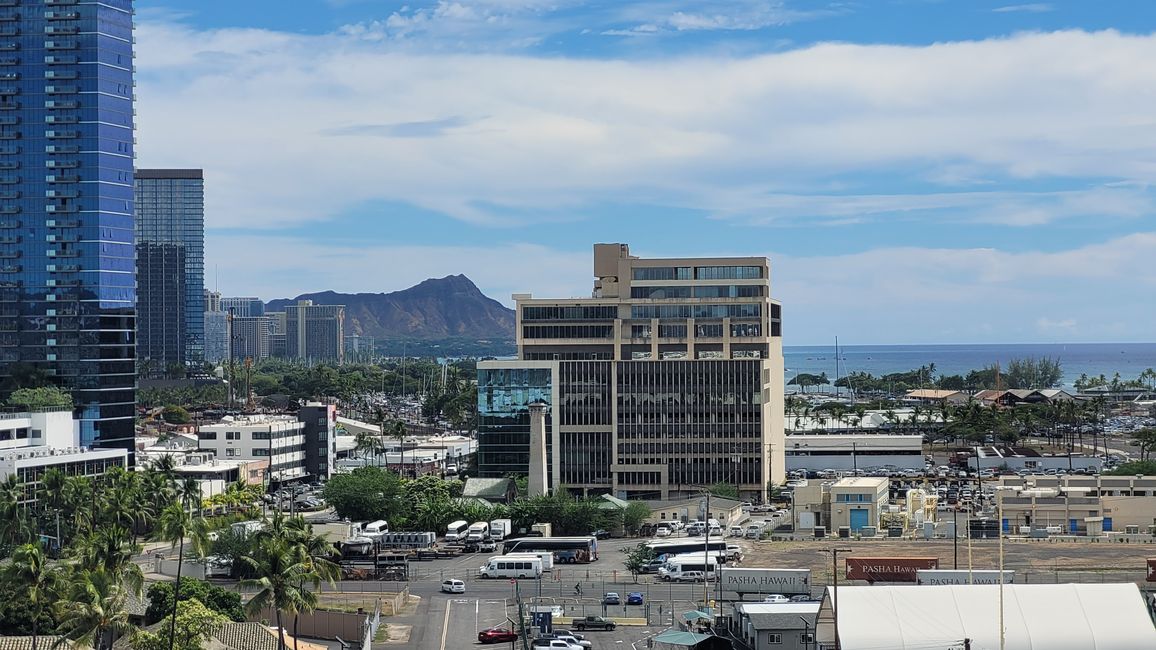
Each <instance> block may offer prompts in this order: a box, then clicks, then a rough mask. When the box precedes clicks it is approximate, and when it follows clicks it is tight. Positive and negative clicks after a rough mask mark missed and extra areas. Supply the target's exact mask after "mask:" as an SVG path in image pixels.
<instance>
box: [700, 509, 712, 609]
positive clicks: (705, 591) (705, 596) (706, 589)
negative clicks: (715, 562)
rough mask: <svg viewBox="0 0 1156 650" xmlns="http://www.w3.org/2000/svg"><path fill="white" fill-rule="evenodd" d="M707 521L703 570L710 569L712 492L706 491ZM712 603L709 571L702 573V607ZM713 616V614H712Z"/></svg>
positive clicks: (703, 549)
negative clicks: (708, 579) (708, 577)
mask: <svg viewBox="0 0 1156 650" xmlns="http://www.w3.org/2000/svg"><path fill="white" fill-rule="evenodd" d="M703 519H705V520H706V522H705V523H706V530H704V531H703V536H702V568H703V569H710V560H709V558H710V490H709V489H708V490H706V513H705V514H704V516H703ZM709 603H710V583H709V582H708V581H707V571H705V570H704V571H703V572H702V606H703V607H709V606H710V605H709ZM712 614H713V612H712Z"/></svg>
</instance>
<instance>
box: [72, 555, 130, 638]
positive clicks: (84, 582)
mask: <svg viewBox="0 0 1156 650" xmlns="http://www.w3.org/2000/svg"><path fill="white" fill-rule="evenodd" d="M67 583H68V586H67V588H66V589H65V591H64V592H63V597H62V598H61V599H59V600H58V601H56V608H57V620H59V621H60V624H59V628H58V629H57V631H58V632H59V633H60V634H61V635H62V636H63V637H64V638H65V639H68V640H69V641H73V642H75V643H78V644H81V645H83V646H89V647H92V648H94V650H111V648H112V644H113V642H115V641H116V639H117V638H118V637H121V636H124V635H125V634H127V633H130V632H131V631H132V630H133V629H135V628H134V627H133V626H132V624H131V623H129V620H128V610H127V609H126V602H127V598H128V594H129V589H130V587H128V586H127V585H126V584H125V581H124V579H123V575H121V574H120V572H117V571H113V570H109V569H106V568H104V567H100V568H96V569H87V568H80V569H78V570H76V571H75V572H74V573H73V574H72V575H71V576H69V577H68V578H67Z"/></svg>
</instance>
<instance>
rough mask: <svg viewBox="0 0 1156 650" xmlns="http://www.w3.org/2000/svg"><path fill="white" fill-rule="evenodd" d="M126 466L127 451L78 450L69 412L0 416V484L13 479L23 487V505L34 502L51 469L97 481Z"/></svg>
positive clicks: (75, 427)
mask: <svg viewBox="0 0 1156 650" xmlns="http://www.w3.org/2000/svg"><path fill="white" fill-rule="evenodd" d="M128 464H129V457H128V450H127V449H111V448H109V449H90V448H87V447H83V446H81V445H80V426H79V423H78V422H77V421H76V420H74V419H73V417H72V410H71V409H68V408H47V409H39V410H36V411H31V412H19V413H2V414H0V480H5V479H7V478H8V477H9V476H11V475H15V476H16V478H17V479H18V480H19V481H20V483H21V484H23V487H24V496H23V499H22V503H24V504H25V505H31V504H34V503H35V502H36V493H37V491H38V490H39V488H40V480H41V477H43V476H44V473H45V472H47V471H48V470H50V469H58V470H60V471H62V472H64V474H65V475H66V476H87V477H89V478H97V477H100V476H103V475H104V474H105V473H106V472H108V471H109V470H110V469H112V468H113V467H121V468H128Z"/></svg>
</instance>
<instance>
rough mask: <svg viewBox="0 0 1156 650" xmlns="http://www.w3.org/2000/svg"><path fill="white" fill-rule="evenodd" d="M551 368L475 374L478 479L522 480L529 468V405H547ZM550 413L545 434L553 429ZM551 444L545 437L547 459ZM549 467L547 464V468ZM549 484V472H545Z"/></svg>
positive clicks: (550, 476)
mask: <svg viewBox="0 0 1156 650" xmlns="http://www.w3.org/2000/svg"><path fill="white" fill-rule="evenodd" d="M552 375H553V371H552V370H551V369H550V368H509V369H507V368H496V369H490V370H478V475H479V476H481V477H490V478H502V477H504V476H507V475H509V474H515V475H518V476H522V475H525V474H526V468H528V467H529V466H530V404H533V403H534V402H545V403H547V404H549V403H550V400H551V394H552V392H553V385H552V384H553V376H552ZM552 425H553V423H552V421H551V416H550V415H549V413H547V415H546V430H547V431H550V430H551V429H552ZM552 451H553V444H552V443H551V437H550V436H549V435H547V436H546V457H547V458H552V457H553V456H552ZM551 467H552V464H550V463H547V468H551ZM547 471H548V478H549V479H550V480H552V470H551V469H548V470H547Z"/></svg>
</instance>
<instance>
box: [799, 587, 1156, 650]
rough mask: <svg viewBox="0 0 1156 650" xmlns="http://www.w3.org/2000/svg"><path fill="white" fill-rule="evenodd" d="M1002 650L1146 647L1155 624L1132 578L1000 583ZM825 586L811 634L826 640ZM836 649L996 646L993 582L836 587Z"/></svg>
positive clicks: (1155, 633)
mask: <svg viewBox="0 0 1156 650" xmlns="http://www.w3.org/2000/svg"><path fill="white" fill-rule="evenodd" d="M1003 589H1004V630H1005V646H1004V647H1005V648H1006V650H1039V649H1040V648H1047V649H1048V650H1068V649H1071V650H1108V649H1111V650H1132V649H1133V648H1135V649H1136V650H1140V649H1145V650H1151V649H1152V648H1156V627H1153V625H1152V619H1151V618H1150V617H1149V616H1148V612H1147V609H1146V606H1145V604H1144V598H1143V596H1142V595H1141V594H1140V590H1139V588H1137V587H1136V585H1135V584H1061V585H1047V584H1039V585H1036V584H1032V585H1016V584H1009V585H1004V588H1003ZM831 601H832V589H831V588H830V587H828V588H827V593H826V596H824V599H823V605H822V608H821V609H820V611H819V624H818V629H817V632H818V641H819V642H820V643H826V644H833V643H834V641H835V639H834V626H833V624H832V623H833V616H832V611H831V604H832V603H831ZM838 610H839V641H840V645H841V647H842V649H843V650H929V649H931V648H943V649H951V648H963V647H964V639H970V641H971V648H972V650H998V648H999V647H1000V644H999V585H903V586H896V585H889V586H884V585H872V586H849V587H840V588H839V600H838Z"/></svg>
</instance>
